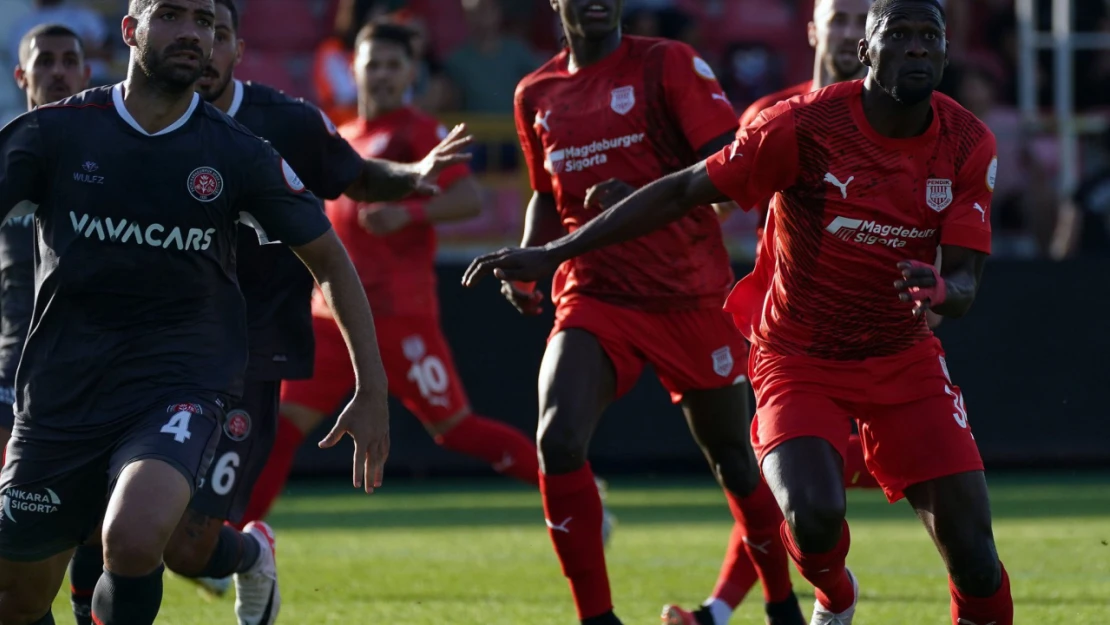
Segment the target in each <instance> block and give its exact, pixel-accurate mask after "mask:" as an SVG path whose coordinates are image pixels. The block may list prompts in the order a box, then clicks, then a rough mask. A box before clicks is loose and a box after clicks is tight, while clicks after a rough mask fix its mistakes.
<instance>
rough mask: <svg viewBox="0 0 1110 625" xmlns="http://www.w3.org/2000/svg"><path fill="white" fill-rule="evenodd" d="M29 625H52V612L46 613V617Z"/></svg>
mask: <svg viewBox="0 0 1110 625" xmlns="http://www.w3.org/2000/svg"><path fill="white" fill-rule="evenodd" d="M78 622H80V621H78ZM31 625H54V613H53V612H47V613H46V616H44V617H42V618H40V619H39V620H37V621H35V622H34V623H31Z"/></svg>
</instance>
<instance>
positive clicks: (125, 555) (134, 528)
mask: <svg viewBox="0 0 1110 625" xmlns="http://www.w3.org/2000/svg"><path fill="white" fill-rule="evenodd" d="M103 540H104V566H105V568H107V569H108V570H109V571H111V572H113V573H115V574H117V575H123V576H126V577H140V576H143V575H146V574H148V573H150V572H151V571H153V570H154V569H156V568H158V565H159V564H160V563H161V562H162V551H163V545H165V544H166V537H165V536H163V535H162V532H161V531H160V530H159V528H155V527H151V526H142V524H138V523H128V522H127V521H126V520H123V519H116V520H115V521H113V522H110V523H107V524H106V525H105V527H104V534H103Z"/></svg>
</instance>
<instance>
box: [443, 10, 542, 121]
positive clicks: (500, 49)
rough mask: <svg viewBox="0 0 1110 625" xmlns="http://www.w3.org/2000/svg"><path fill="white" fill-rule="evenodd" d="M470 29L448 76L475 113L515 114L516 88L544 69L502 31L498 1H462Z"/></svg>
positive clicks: (462, 102) (461, 99) (521, 44)
mask: <svg viewBox="0 0 1110 625" xmlns="http://www.w3.org/2000/svg"><path fill="white" fill-rule="evenodd" d="M462 6H463V9H464V10H465V11H466V18H467V24H468V26H469V28H470V32H469V37H468V39H467V42H466V43H465V44H463V45H462V46H461V47H460V48H458V49H457V50H456V51H455V52H454V53H453V54H451V56H450V58H448V59H447V64H446V69H447V76H448V77H449V78H450V79H451V82H452V83H453V84H454V87H455V90H456V92H457V93H458V94H459V104H460V106H461V108H462V109H463V110H465V111H467V112H471V113H482V114H491V115H511V114H512V112H513V94H514V93H515V92H516V85H517V83H518V82H520V80H521V79H522V78H524V77H525V76H526V75H528V74H529V73H530V72H531V71H532V70H534V69H536V68H537V67H539V66H540V59H539V58H538V57H537V56H536V54H535V53H534V52H533V51H532V50H531V49H530V48H529V47H528V46H527V45H526V44H525V43H524V42H523V41H521V40H520V39H517V38H515V37H509V36H506V35H505V34H504V33H503V32H502V30H501V6H500V2H499V1H498V0H462Z"/></svg>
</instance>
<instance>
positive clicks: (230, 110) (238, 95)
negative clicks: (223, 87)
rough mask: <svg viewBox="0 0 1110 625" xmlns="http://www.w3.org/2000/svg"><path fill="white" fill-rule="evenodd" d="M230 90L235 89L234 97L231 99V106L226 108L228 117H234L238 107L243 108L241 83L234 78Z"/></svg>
mask: <svg viewBox="0 0 1110 625" xmlns="http://www.w3.org/2000/svg"><path fill="white" fill-rule="evenodd" d="M232 88H234V89H235V95H233V96H232V97H231V106H229V107H227V116H228V117H235V114H236V113H238V112H239V107H240V106H243V83H242V82H241V81H240V80H239V79H238V78H236V79H235V84H234V85H233V87H232Z"/></svg>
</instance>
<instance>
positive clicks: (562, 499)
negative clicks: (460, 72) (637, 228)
mask: <svg viewBox="0 0 1110 625" xmlns="http://www.w3.org/2000/svg"><path fill="white" fill-rule="evenodd" d="M622 4H623V3H622V2H619V1H614V0H603V1H599V0H589V1H585V0H560V1H557V2H553V3H552V6H553V8H555V9H556V10H557V11H558V12H559V15H560V17H561V18H562V23H563V28H564V32H565V34H566V37H567V42H568V48H567V49H566V50H564V51H563V52H562V53H560V54H559V55H557V56H556V57H555V58H553V59H552V60H550V61H548V62H547V63H546V64H545V65H544V66H543V67H541V68H540V69H538V70H537V71H535V72H534V73H532V74H530V75H529V76H527V77H526V78H525V79H524V80H522V81H521V83H520V85H519V86H518V87H517V93H516V103H515V112H516V122H517V131H518V134H519V135H520V140H521V144H522V147H523V151H524V154H525V158H526V160H527V164H528V167H529V173H530V177H531V183H532V188H533V191H534V194H533V196H532V200H531V202H530V203H529V206H528V212H527V219H526V225H525V232H524V244H525V245H539V244H543V243H547V242H548V241H552V240H554V239H556V238H558V237H560V236H562V235H563V234H564V233H565V232H566V231H574V230H575V229H576V228H579V227H582V226H583V225H584V224H586V223H587V222H589V220H591V219H593V218H595V217H596V216H597V215H598V214H599V213H601V211H603V210H604V209H605V208H606V207H608V206H610V205H612V204H614V203H616V201H617V200H619V199H620V198H621V197H623V196H625V195H627V194H628V193H631V192H632V191H633V190H634V189H635V188H638V187H641V186H643V185H645V184H648V183H649V182H651V181H653V180H656V179H657V178H659V177H660V176H663V175H665V174H667V173H670V172H674V171H679V170H681V169H683V168H685V167H688V166H689V165H691V164H693V163H695V162H697V161H699V160H701V159H702V158H705V157H707V156H709V155H711V154H713V153H715V152H717V151H718V150H720V149H721V148H722V147H725V146H727V145H728V144H729V143H730V142H731V141H732V137H733V135H734V134H735V130H736V117H735V112H734V111H733V109H732V106H731V104H730V103H729V102H728V100H727V98H726V97H725V95H724V93H723V92H722V91H721V88H720V85H719V84H718V83H717V80H716V78H715V77H714V75H713V71H712V70H711V69H710V67H709V65H708V64H707V63H706V62H705V61H703V60H702V59H701V58H699V57H698V56H697V55H696V54H695V53H694V51H693V50H692V49H691V48H689V47H688V46H686V45H684V44H680V43H677V42H674V41H666V40H661V39H646V38H638V37H623V36H622V34H621V31H620V27H619V20H620V15H621V9H622ZM732 281H733V275H732V270H731V267H730V265H729V258H728V254H727V252H726V250H725V247H724V243H723V241H722V236H721V229H720V224H719V222H718V217H717V215H716V214H715V212H714V209H713V207H711V206H710V203H709V202H706V203H704V204H702V205H701V206H699V207H698V208H697V209H695V210H693V211H692V212H691V213H690V214H689V215H687V216H685V217H684V218H683V219H681V220H680V221H678V222H677V223H675V224H673V225H671V226H669V227H667V228H664V229H661V230H660V231H659V232H656V233H653V234H652V235H651V236H649V237H645V238H643V239H641V240H639V241H635V242H631V243H628V244H625V245H621V246H618V247H614V248H611V249H607V250H602V251H599V252H597V253H596V254H591V255H588V256H585V257H583V258H580V259H575V260H573V261H571V262H568V263H566V264H564V265H563V266H562V267H560V268H559V271H558V272H557V273H556V276H555V279H554V281H553V285H552V301H553V302H554V304H555V308H556V322H555V327H554V328H553V330H552V332H551V337H550V340H549V342H548V346H547V351H546V353H545V355H544V360H543V364H542V365H541V370H540V381H539V385H540V426H539V435H538V438H539V446H540V462H541V465H542V476H541V482H540V487H541V491H542V494H543V503H544V514H545V517H546V522H547V525H548V528H549V534H550V536H551V539H552V542H553V543H554V546H555V552H556V554H557V555H558V557H559V560H560V563H561V565H562V569H563V573H564V574H565V575H566V576H567V578H568V579H569V581H570V586H571V591H572V594H573V596H574V601H575V606H576V608H577V613H578V617H579V619H580V620H581V621H582V622H583V623H586V624H598V625H600V624H612V623H619V622H620V621H619V620H618V619H617V617H616V616H615V615H614V613H613V602H612V597H611V593H610V588H609V578H608V573H607V571H606V565H605V554H604V551H603V549H602V541H601V538H600V535H601V533H600V531H599V529H600V527H601V525H602V521H603V517H602V514H603V513H602V508H601V502H600V501H599V499H598V495H597V493H596V491H595V489H594V488H593V483H594V478H593V472H592V470H591V468H590V465H589V463H588V462H587V448H588V445H589V440H590V436H591V434H592V433H593V431H594V428H595V427H596V425H597V423H598V420H599V419H600V417H601V414H602V412H603V411H604V410H605V408H606V407H607V406H608V405H609V404H610V403H612V402H613V401H614V400H615V399H616V398H618V397H620V396H621V395H623V394H624V393H626V392H627V391H628V390H630V389H631V388H632V386H633V385H634V384H635V383H636V381H637V379H638V378H639V377H640V373H641V372H642V371H643V368H644V366H645V364H648V363H650V364H651V365H653V366H654V368H655V371H656V373H657V374H658V376H659V379H660V381H661V382H662V383H663V385H664V386H665V387H666V388H667V389H668V390H669V391H670V393H671V396H672V398H673V400H674V401H675V402H676V403H680V404H681V405H682V408H683V411H684V412H685V414H686V417H687V420H688V421H689V424H690V428H691V431H692V432H693V434H694V437H695V439H696V440H697V441H698V443H699V445H701V447H702V449H703V450H704V452H705V455H706V457H707V459H708V460H709V462H710V465H711V466H712V467H713V471H714V474H715V475H716V477H717V478H718V481H719V482H720V483H721V485H722V486H723V487H724V490H725V493H726V497H727V499H728V502H729V507H730V508H731V510H732V512H733V515H734V517H735V518H736V520H737V523H738V525H739V526H740V527H741V528H742V531H740V532H737V533H736V534H735V535H734V536H735V538H736V540H737V541H738V542H740V544H741V545H745V546H750V547H751V549H750V555H751V557H752V560H754V562H755V567H756V568H757V569H758V570H759V572H760V573H761V577H762V579H763V582H764V590H765V599H766V601H767V612H768V616H769V617H770V618H771V621H770V622H772V623H775V624H776V625H786V624H800V623H802V622H803V619H802V614H801V610H800V608H799V607H798V603H797V598H796V597H795V596H794V593H793V589H792V587H791V583H790V576H789V566H788V564H787V563H788V558H787V556H786V553H785V547H784V545H783V544H782V540H781V537H780V535H779V531H778V529H777V528H778V526H779V525H780V524H781V513H780V511H779V510H778V506H777V505H776V503H775V501H774V497H773V495H772V494H771V492H770V489H769V488H768V487H767V486H766V485H765V484H762V482H761V480H760V479H759V475H758V470H757V467H756V465H755V459H754V457H753V454H752V451H751V447H750V444H749V434H748V423H747V419H746V415H747V405H746V404H747V399H746V388H745V386H744V384H745V383H746V381H747V379H746V376H745V374H744V367H743V361H742V355H743V353H744V351H745V350H746V348H745V346H744V341H743V337H742V336H741V335H740V334H739V333H738V332H737V330H736V328H735V327H733V325H732V323H731V322H730V320H729V319H728V316H727V315H725V314H723V313H722V311H721V310H720V306H721V303H722V302H723V296H724V294H725V293H726V292H727V290H728V288H729V285H730V284H731V283H732ZM502 292H503V293H504V294H505V295H506V297H507V298H508V299H509V300H510V301H511V302H512V303H513V304H514V306H516V307H517V308H518V309H520V310H521V311H522V312H523V313H525V314H535V313H536V312H538V310H539V307H540V303H541V298H542V297H543V296H542V295H541V293H540V292H539V291H536V290H534V284H511V283H506V284H504V285H503V286H502ZM738 357H740V358H738ZM753 581H754V578H753ZM748 587H750V583H749V584H748ZM746 591H747V587H745V588H744V592H746Z"/></svg>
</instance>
